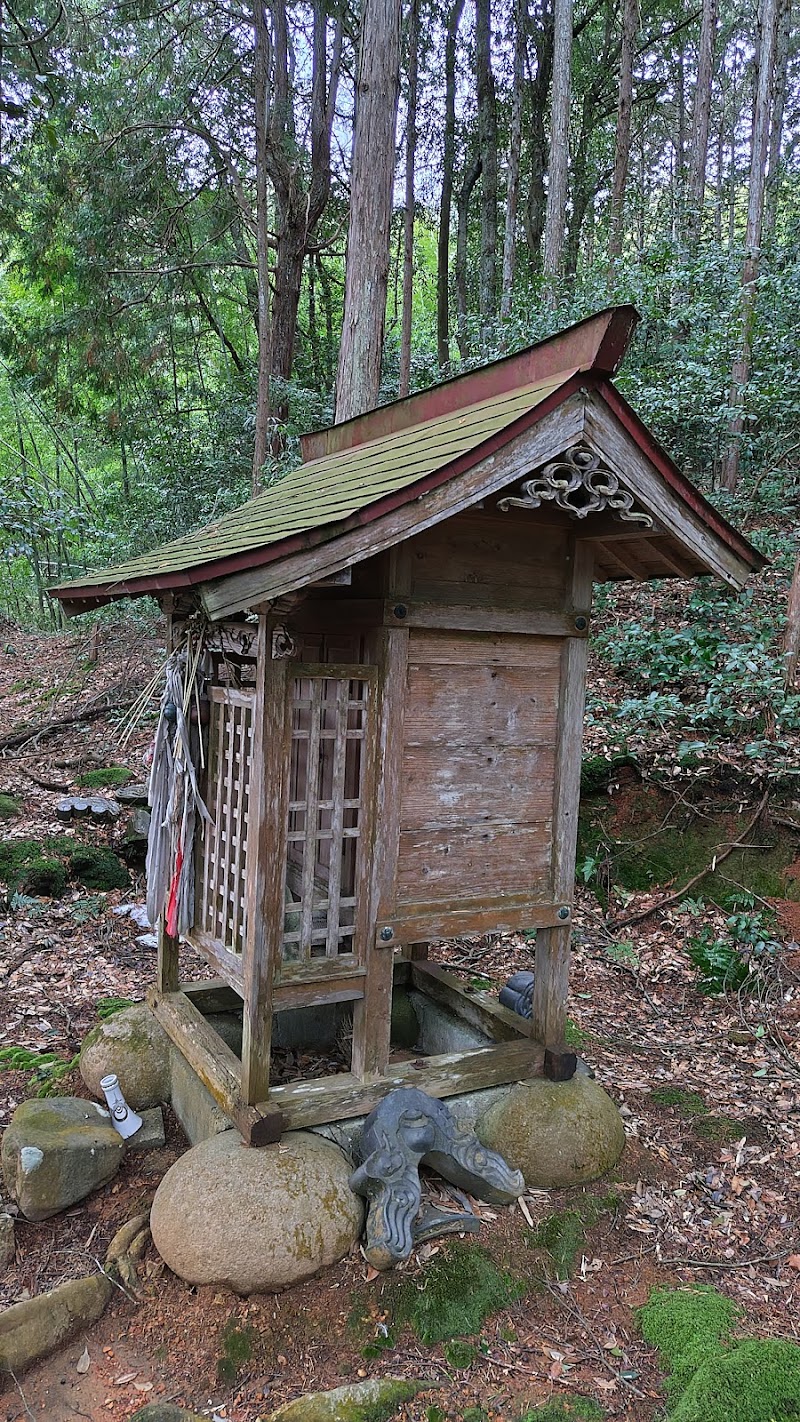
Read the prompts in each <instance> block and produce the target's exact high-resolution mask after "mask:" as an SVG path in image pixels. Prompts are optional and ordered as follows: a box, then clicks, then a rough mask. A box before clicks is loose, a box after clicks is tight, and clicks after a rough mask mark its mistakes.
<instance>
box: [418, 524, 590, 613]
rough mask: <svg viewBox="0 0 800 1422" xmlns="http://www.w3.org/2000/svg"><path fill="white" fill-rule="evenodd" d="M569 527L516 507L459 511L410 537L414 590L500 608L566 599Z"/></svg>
mask: <svg viewBox="0 0 800 1422" xmlns="http://www.w3.org/2000/svg"><path fill="white" fill-rule="evenodd" d="M566 537H567V535H566V531H565V530H562V529H559V528H554V527H552V526H549V525H546V524H545V525H537V524H535V523H534V522H533V521H532V520H529V519H528V518H526V517H525V516H523V517H522V518H519V517H517V516H516V515H515V514H514V513H512V512H509V513H505V514H503V513H500V514H498V513H488V512H482V511H480V510H478V511H474V512H472V511H471V512H468V513H461V514H457V515H456V516H455V517H454V518H452V519H450V520H449V521H448V522H447V523H445V524H443V525H441V526H440V527H437V528H432V529H429V530H427V531H426V532H424V533H421V534H419V535H418V537H416V538H414V539H412V540H411V544H410V561H411V596H412V598H418V599H422V600H429V601H431V602H437V603H440V604H441V603H456V604H458V603H465V602H468V603H471V604H473V605H474V606H481V605H485V606H486V605H488V606H490V607H501V608H531V609H538V608H560V607H563V605H564V596H565V571H564V554H565V551H566Z"/></svg>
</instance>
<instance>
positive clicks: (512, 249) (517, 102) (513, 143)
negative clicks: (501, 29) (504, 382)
mask: <svg viewBox="0 0 800 1422" xmlns="http://www.w3.org/2000/svg"><path fill="white" fill-rule="evenodd" d="M524 84H525V11H524V9H523V5H522V0H515V4H514V87H513V90H512V93H511V131H510V133H509V140H508V178H507V181H506V221H505V232H504V236H503V285H502V294H501V297H500V316H501V318H502V320H504V321H507V320H508V318H509V316H510V315H511V302H512V297H513V291H514V266H515V263H516V255H517V208H518V205H519V168H520V159H521V156H522V94H523V88H524Z"/></svg>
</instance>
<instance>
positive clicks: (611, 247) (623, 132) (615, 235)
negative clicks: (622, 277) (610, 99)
mask: <svg viewBox="0 0 800 1422" xmlns="http://www.w3.org/2000/svg"><path fill="white" fill-rule="evenodd" d="M638 30H639V0H623V10H622V47H621V49H620V57H619V89H618V93H617V141H616V146H615V151H614V176H613V178H612V180H611V229H610V232H609V236H608V255H609V258H610V261H611V264H612V266H613V263H614V262H615V260H616V258H617V257H619V256H621V255H622V233H623V228H624V223H625V189H626V188H627V185H628V164H629V161H630V154H631V115H632V113H633V55H634V49H635V47H636V35H637V33H638Z"/></svg>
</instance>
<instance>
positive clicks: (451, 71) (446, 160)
mask: <svg viewBox="0 0 800 1422" xmlns="http://www.w3.org/2000/svg"><path fill="white" fill-rule="evenodd" d="M463 9H464V0H454V3H453V6H452V9H451V10H450V16H449V19H448V22H447V40H446V42H445V51H444V148H443V153H442V196H441V201H440V203H439V241H438V246H437V253H436V358H437V360H438V362H439V369H440V371H442V372H444V371H446V370H447V368H448V366H449V364H450V216H451V212H452V207H453V173H454V171H455V162H456V41H457V38H458V26H459V21H460V20H461V12H462V10H463Z"/></svg>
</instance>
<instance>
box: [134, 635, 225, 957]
mask: <svg viewBox="0 0 800 1422" xmlns="http://www.w3.org/2000/svg"><path fill="white" fill-rule="evenodd" d="M202 640H203V639H202V634H201V635H200V636H199V638H198V639H197V641H196V644H195V645H194V647H193V645H192V637H191V634H188V635H187V638H186V641H185V642H184V643H183V645H182V646H181V647H178V648H176V650H175V651H174V652H172V653H171V655H170V656H169V657H168V658H167V662H166V666H165V681H164V691H163V693H162V697H161V714H160V715H159V718H158V726H157V727H156V734H155V741H154V744H153V763H152V766H151V768H150V785H149V790H148V800H149V803H150V808H151V815H150V835H149V838H148V842H147V859H146V864H145V868H146V873H147V916H148V918H149V919H150V922H151V923H152V924H156V923H158V922H159V921H160V919H161V915H162V914H164V916H165V922H166V929H167V932H168V933H170V934H171V935H172V936H173V937H176V938H177V937H180V936H181V935H183V934H186V933H188V931H189V929H190V928H191V927H192V923H193V920H194V839H195V827H196V825H197V816H198V814H199V815H200V816H201V818H202V819H204V820H207V821H209V822H210V820H211V816H210V814H209V813H208V810H207V809H206V806H205V804H204V802H203V799H202V796H201V794H200V790H199V787H198V783H197V772H196V770H195V766H194V759H193V755H192V736H191V722H190V719H189V717H190V705H191V701H192V698H193V697H194V698H195V699H197V697H198V690H197V684H196V681H197V675H198V670H199V666H200V661H201V657H202ZM198 730H199V727H198Z"/></svg>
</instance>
